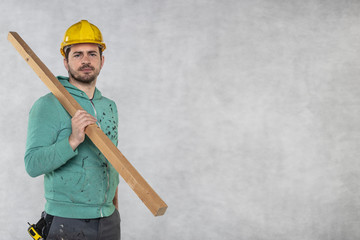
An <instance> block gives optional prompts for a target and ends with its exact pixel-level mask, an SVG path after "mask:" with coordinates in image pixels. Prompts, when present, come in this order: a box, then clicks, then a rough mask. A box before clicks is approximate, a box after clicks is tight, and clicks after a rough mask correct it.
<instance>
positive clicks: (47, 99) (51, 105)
mask: <svg viewBox="0 0 360 240" xmlns="http://www.w3.org/2000/svg"><path fill="white" fill-rule="evenodd" d="M59 105H61V104H60V102H59V101H58V100H57V99H56V97H55V96H54V94H52V93H48V94H46V95H44V96H42V97H40V98H38V99H37V100H36V101H35V103H34V104H33V106H32V109H36V108H41V109H48V110H55V109H58V106H59Z"/></svg>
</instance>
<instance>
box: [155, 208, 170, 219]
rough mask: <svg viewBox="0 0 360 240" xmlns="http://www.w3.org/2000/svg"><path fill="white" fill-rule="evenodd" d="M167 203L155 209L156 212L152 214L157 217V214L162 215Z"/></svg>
mask: <svg viewBox="0 0 360 240" xmlns="http://www.w3.org/2000/svg"><path fill="white" fill-rule="evenodd" d="M167 207H168V206H167V205H165V206H164V207H161V208H159V209H158V210H157V212H156V213H155V214H154V216H155V217H158V216H162V215H164V214H165V212H166V209H167Z"/></svg>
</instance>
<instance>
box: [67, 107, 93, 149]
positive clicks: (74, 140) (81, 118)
mask: <svg viewBox="0 0 360 240" xmlns="http://www.w3.org/2000/svg"><path fill="white" fill-rule="evenodd" d="M95 123H96V118H94V117H93V116H92V115H91V114H89V113H87V112H86V111H85V110H78V111H76V113H75V114H74V116H73V118H72V119H71V129H72V132H71V135H70V137H69V144H70V146H71V148H72V149H73V150H75V149H76V148H77V147H78V146H79V145H80V143H82V142H83V141H84V140H85V128H86V127H87V126H88V125H91V124H95Z"/></svg>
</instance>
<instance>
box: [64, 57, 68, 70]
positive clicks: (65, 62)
mask: <svg viewBox="0 0 360 240" xmlns="http://www.w3.org/2000/svg"><path fill="white" fill-rule="evenodd" d="M64 66H65V68H66V70H67V71H69V64H68V62H67V60H66V59H65V58H64Z"/></svg>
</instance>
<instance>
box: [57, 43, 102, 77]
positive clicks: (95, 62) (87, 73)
mask: <svg viewBox="0 0 360 240" xmlns="http://www.w3.org/2000/svg"><path fill="white" fill-rule="evenodd" d="M103 64H104V57H103V56H101V57H100V52H99V46H98V45H97V44H92V43H81V44H75V45H73V46H71V49H70V53H69V57H68V61H67V60H66V59H64V65H65V68H66V69H67V70H68V72H69V77H70V78H71V79H73V80H75V81H78V82H81V83H87V84H90V83H92V82H93V81H94V80H96V78H97V76H98V75H99V73H100V70H101V68H102V66H103Z"/></svg>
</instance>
